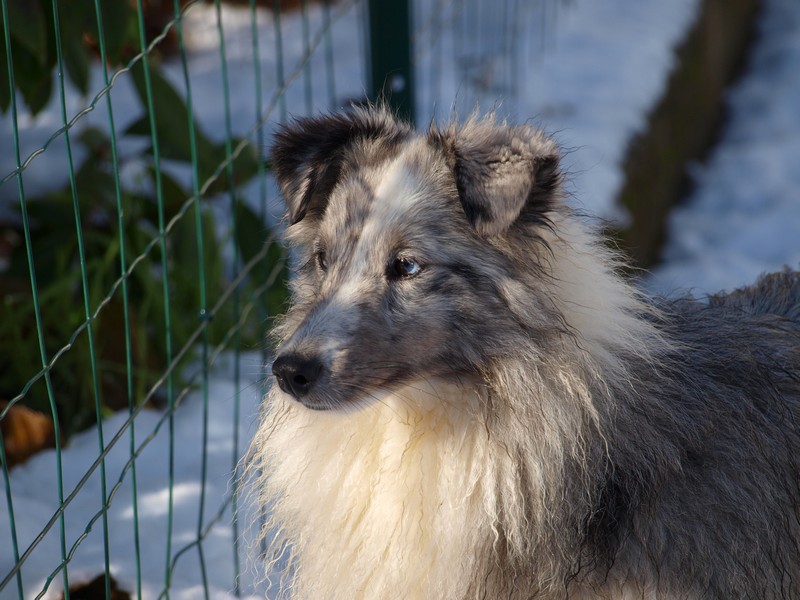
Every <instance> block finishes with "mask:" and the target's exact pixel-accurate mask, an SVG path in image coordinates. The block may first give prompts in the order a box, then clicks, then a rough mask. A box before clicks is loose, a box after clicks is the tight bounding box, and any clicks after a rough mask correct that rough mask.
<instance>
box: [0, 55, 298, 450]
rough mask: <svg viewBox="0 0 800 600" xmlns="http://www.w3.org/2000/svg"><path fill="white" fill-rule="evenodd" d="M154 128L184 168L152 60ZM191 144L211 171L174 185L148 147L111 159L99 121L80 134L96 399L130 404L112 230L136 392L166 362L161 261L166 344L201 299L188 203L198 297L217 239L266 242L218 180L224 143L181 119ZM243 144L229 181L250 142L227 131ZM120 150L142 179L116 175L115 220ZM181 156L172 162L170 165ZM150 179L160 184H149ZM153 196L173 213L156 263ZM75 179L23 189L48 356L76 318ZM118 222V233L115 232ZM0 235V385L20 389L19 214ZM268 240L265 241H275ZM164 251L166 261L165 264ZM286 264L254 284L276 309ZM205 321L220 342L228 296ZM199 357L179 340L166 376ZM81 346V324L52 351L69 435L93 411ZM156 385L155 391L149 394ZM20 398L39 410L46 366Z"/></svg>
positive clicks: (244, 290) (28, 305)
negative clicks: (223, 216) (198, 193)
mask: <svg viewBox="0 0 800 600" xmlns="http://www.w3.org/2000/svg"><path fill="white" fill-rule="evenodd" d="M150 76H151V85H152V89H153V98H154V106H153V112H154V114H155V122H156V123H157V129H156V136H157V139H158V141H159V148H160V150H161V156H162V158H169V159H171V162H172V164H173V165H178V168H183V170H184V171H189V170H190V169H189V167H190V166H191V164H192V161H191V157H192V151H191V150H192V149H191V145H190V141H189V140H190V137H189V127H190V121H189V116H188V110H187V107H186V104H185V103H184V101H183V99H182V98H181V97H180V96H179V95H178V94H177V92H176V91H175V90H174V89H173V88H172V87H171V86H170V85H169V83H168V82H167V81H166V80H165V79H164V78H163V77H162V76H161V75H160V74H159V73H158V71H157V70H153V69H151V72H150ZM133 78H134V82H135V83H136V89H137V92H138V93H139V95H140V97H141V100H142V102H143V103H144V101H145V95H146V90H145V85H144V77H143V71H142V68H141V66H139V67H137V68H134V70H133ZM191 126H192V128H193V129H194V138H195V146H196V171H197V176H198V181H199V184H200V185H202V184H203V182H205V181H206V180H208V179H211V180H212V183H211V184H210V185H209V186H208V188H207V190H206V192H205V194H204V195H203V196H202V197H201V198H199V199H197V205H195V204H194V200H189V199H190V198H191V197H192V192H191V191H190V190H187V189H185V188H184V187H183V185H182V184H181V183H179V182H178V180H177V178H175V177H173V176H172V175H170V173H169V172H168V171H166V170H164V169H160V178H159V179H158V180H157V178H156V169H157V168H159V167H160V166H161V165H156V164H155V163H154V162H153V158H152V149H150V148H147V149H145V150H142V151H141V152H140V153H136V154H134V155H132V156H128V157H126V158H121V159H119V161H118V162H117V163H116V164H115V163H114V162H113V161H112V156H111V145H110V140H109V138H108V136H107V134H106V133H105V132H103V131H100V130H98V129H92V128H89V129H85V130H84V131H83V132H82V133H81V134H80V136H79V137H78V140H77V141H78V142H79V143H80V144H82V145H83V146H84V147H85V148H86V149H87V150H88V156H87V158H86V160H85V161H84V162H83V163H82V164H81V166H80V167H79V168H78V170H77V171H76V172H75V187H76V190H77V194H78V198H79V203H80V207H81V223H80V227H81V229H82V231H83V239H84V247H85V255H86V270H87V276H88V281H89V295H90V298H89V304H90V308H91V311H92V313H93V314H94V312H95V311H96V310H97V308H98V307H99V306H100V305H101V303H104V302H105V305H104V306H103V308H102V310H100V312H99V313H98V316H97V319H96V320H95V321H94V322H93V329H94V341H95V346H96V359H97V366H98V370H99V373H100V377H99V379H100V394H101V399H102V403H103V406H104V408H105V409H106V410H117V409H120V408H123V407H127V406H128V394H127V380H126V377H127V364H126V357H125V327H126V322H125V319H124V316H123V300H122V293H121V289H120V288H119V287H117V289H116V291H115V292H114V293H113V294H110V297H108V298H107V296H109V293H110V291H111V290H112V288H113V287H114V286H115V284H117V283H118V281H119V278H120V277H121V276H122V273H121V271H120V239H122V240H123V241H124V244H125V247H126V253H127V256H128V257H129V259H128V260H129V262H130V261H131V260H132V258H131V257H140V259H139V262H138V263H137V264H136V266H135V268H133V269H132V270H131V271H130V275H129V277H128V279H127V284H128V296H129V301H130V311H129V315H128V324H127V326H128V327H129V331H130V336H131V344H132V354H133V357H132V358H133V365H132V367H133V382H134V390H135V393H134V395H135V401H136V402H141V400H142V398H143V397H144V395H145V394H146V392H147V391H148V390H149V389H150V388H151V387H152V386H153V384H154V383H155V382H156V381H157V380H158V378H159V377H161V375H163V373H164V372H165V370H166V369H167V368H169V367H171V366H172V365H170V364H169V354H168V351H167V347H166V334H165V331H166V322H167V314H166V310H167V308H166V307H165V303H164V296H163V286H164V281H165V275H166V276H168V280H169V310H170V312H171V315H172V319H171V341H172V348H173V349H180V348H181V347H182V346H183V345H184V344H185V343H186V342H187V341H188V340H189V339H190V337H191V336H192V334H193V333H194V332H195V331H196V330H197V328H198V327H199V326H200V323H201V316H200V315H198V310H199V308H200V306H201V290H200V285H201V284H200V281H199V279H198V272H199V271H200V269H201V258H200V257H199V253H198V244H197V241H198V240H197V224H196V222H195V214H194V210H195V209H196V208H199V210H200V217H199V219H200V223H201V227H202V241H203V247H204V251H203V258H202V268H203V270H204V272H205V286H206V290H205V292H206V296H207V298H208V301H207V302H208V304H209V305H213V304H214V302H215V301H216V299H217V298H219V297H220V296H222V295H223V294H224V293H225V291H226V290H228V289H229V287H230V286H231V285H232V278H233V265H232V264H230V259H228V261H227V262H226V260H225V259H224V258H223V257H224V252H223V246H225V245H226V244H234V245H235V247H236V249H237V251H238V254H239V256H240V257H241V261H240V262H241V263H242V264H244V263H246V262H248V261H250V260H251V259H254V257H256V256H257V255H259V253H261V251H262V249H263V248H264V243H265V240H266V239H267V237H268V233H269V231H268V229H267V227H266V225H265V224H264V222H263V220H262V219H261V218H259V216H258V215H256V214H255V213H254V212H253V210H252V209H250V208H249V207H248V206H247V205H246V204H245V203H244V202H243V201H242V200H241V198H239V197H234V198H233V199H231V198H230V197H229V196H228V195H227V194H224V193H223V192H225V191H227V190H229V185H228V184H229V182H228V181H227V177H226V171H225V169H224V168H223V169H222V171H220V169H221V168H222V165H224V164H225V161H226V156H227V155H226V147H225V144H224V143H220V144H215V143H214V142H212V141H211V140H210V139H209V138H208V137H207V136H206V135H205V134H204V133H203V132H202V130H201V129H200V128H199V126H198V125H197V124H196V123H192V125H191ZM126 135H129V136H145V137H146V139H150V136H151V132H150V121H149V119H148V118H143V119H142V120H140V121H138V122H135V123H134V124H133V125H131V126H130V127H129V128H128V130H127V132H126ZM240 145H241V146H242V151H241V152H240V154H239V155H238V156H237V157H236V158H235V159H234V160H233V161H232V172H233V174H234V177H235V181H234V182H233V189H237V187H238V185H240V184H241V183H244V182H246V181H248V180H249V179H251V178H253V177H254V176H256V174H257V173H258V156H257V153H256V151H255V149H254V148H253V146H252V144H250V143H249V142H244V141H243V140H239V139H234V140H232V146H233V147H236V146H240ZM127 162H133V163H134V164H139V165H144V166H143V167H142V168H141V181H140V182H139V183H140V184H139V185H128V186H123V187H122V189H121V190H120V201H121V205H122V209H123V214H124V215H125V219H124V225H123V231H122V232H120V231H119V225H118V218H117V195H116V187H115V175H114V174H115V170H119V169H121V168H123V167H124V166H125V164H126V163H127ZM181 165H183V166H182V167H181ZM157 181H160V184H161V189H160V194H159V193H157V190H156V186H157ZM159 197H160V200H161V206H162V207H163V208H162V210H163V218H164V222H165V223H168V222H170V221H171V220H172V219H173V218H175V217H176V216H177V215H179V214H180V215H181V216H180V217H179V218H178V219H177V220H176V221H175V223H174V224H173V226H172V228H171V230H170V231H169V232H168V234H167V235H166V237H165V242H166V248H167V255H166V261H165V263H162V256H161V253H160V251H159V248H158V246H157V245H156V246H153V240H154V239H155V238H156V237H157V236H158V235H159V210H160V209H159ZM72 202H73V200H72V191H71V187H70V185H69V184H67V185H65V186H64V187H63V188H62V189H59V190H57V191H55V192H52V193H48V194H46V195H44V196H42V197H35V198H27V207H28V214H29V219H30V236H31V242H32V244H31V245H32V248H33V251H34V261H35V267H36V273H35V275H36V280H37V284H38V288H39V290H40V312H41V316H42V329H43V334H44V339H45V341H46V344H47V348H46V350H47V355H48V357H52V356H53V355H54V354H55V353H56V352H57V351H58V350H59V349H60V348H61V347H62V346H63V345H64V344H66V343H67V341H68V340H69V339H70V337H71V336H72V335H73V333H74V332H75V331H76V330H77V329H78V328H79V327H80V326H81V324H82V323H84V321H85V314H84V309H83V298H82V293H83V292H82V287H81V280H80V270H79V263H78V259H79V253H78V241H77V236H76V232H75V224H74V216H73V205H72ZM221 212H228V213H229V216H230V217H231V218H232V217H233V216H235V217H236V220H237V223H238V226H237V228H236V231H235V239H232V238H231V237H230V236H233V235H234V233H233V231H232V230H230V231H229V230H227V229H225V228H220V227H218V219H216V218H215V214H219V213H221ZM120 233H121V235H120ZM0 237H2V238H4V239H10V240H16V243H15V244H14V245H13V250H12V252H11V253H10V255H9V257H8V261H9V262H8V267H7V269H6V270H5V271H4V272H2V273H0V307H1V308H0V365H2V368H0V397H5V398H7V399H8V398H13V397H14V396H15V395H16V394H18V393H19V392H20V390H22V389H23V386H24V385H25V384H26V382H27V381H28V379H29V378H30V377H31V375H32V371H34V370H35V369H34V368H33V367H34V366H36V365H40V364H41V362H40V359H39V351H38V342H37V336H36V325H35V319H34V313H33V310H34V307H33V303H32V299H31V292H30V284H29V275H28V262H27V255H26V252H25V247H24V244H23V243H22V239H23V231H22V228H21V220H17V219H12V220H10V221H8V222H6V223H0ZM148 246H150V247H151V248H150V250H148ZM273 246H274V245H273ZM279 254H280V249H279V248H278V247H277V246H274V247H273V248H270V250H269V252H268V253H267V254H266V256H265V257H264V258H263V260H265V261H266V262H267V263H268V264H269V265H274V264H275V262H277V261H278V260H279V258H280V257H279ZM163 264H166V273H165V272H164V267H163ZM262 273H263V270H259V269H254V270H253V271H252V274H251V275H252V276H251V277H249V278H246V279H245V280H244V281H243V282H242V283H240V284H239V285H240V287H241V291H240V293H241V295H242V297H244V298H253V297H255V292H254V290H255V288H257V287H258V284H260V283H261V282H260V281H259V282H255V281H254V280H255V279H256V275H258V276H260V275H261V274H262ZM285 280H286V273H285V267H284V272H283V273H282V277H280V278H279V279H278V280H277V281H276V283H275V285H274V286H273V287H272V288H271V289H270V290H268V292H267V293H266V294H265V295H263V298H262V300H261V301H262V302H263V303H264V308H265V311H266V312H267V313H268V314H275V313H277V312H279V311H280V310H281V309H282V306H283V303H284V301H285V298H286V289H285ZM213 317H214V318H213V319H212V320H211V321H210V322H209V323H207V325H206V326H207V336H208V341H209V343H210V344H212V345H216V344H220V343H221V342H222V341H223V339H224V338H225V336H226V334H228V332H229V331H231V328H233V327H238V325H237V324H236V320H237V319H238V318H239V315H237V314H235V311H234V310H233V308H232V307H231V306H229V305H225V306H223V308H222V310H220V311H219V313H218V314H215V315H213ZM263 325H264V324H263V321H259V320H257V319H253V320H252V322H250V323H248V324H245V325H244V326H242V327H241V331H240V334H239V335H240V343H241V344H242V346H244V347H251V348H258V347H260V345H261V344H262V343H263V342H262V335H263ZM194 358H196V356H194V355H193V354H192V353H189V354H188V355H187V356H186V357H185V359H184V361H183V362H182V363H180V364H178V365H176V366H175V373H176V375H175V376H176V377H177V378H178V382H179V383H180V382H181V372H182V369H183V367H184V366H185V365H186V364H187V361H188V360H192V359H194ZM90 361H91V356H90V352H89V348H88V337H87V330H86V329H83V331H81V332H80V333H79V334H78V335H77V337H76V338H75V340H74V342H73V345H72V348H71V349H70V350H69V351H67V352H65V353H64V354H63V355H61V356H60V357H59V360H58V361H57V362H56V364H55V366H54V368H53V370H52V371H51V379H52V382H53V388H54V390H55V401H56V405H57V407H58V411H59V420H60V421H61V423H62V426H63V428H64V432H65V433H66V434H67V435H69V434H70V433H72V432H75V431H78V430H81V429H83V428H85V427H87V426H89V425H90V424H92V423H93V422H94V420H95V414H94V393H95V392H94V390H93V384H92V377H91V363H90ZM160 398H162V399H163V394H162V395H161V396H160V397H159V395H157V396H156V397H155V400H156V401H158V400H159V399H160ZM23 402H24V403H25V404H27V405H29V406H31V407H33V408H36V409H38V410H42V411H44V412H49V400H48V394H47V390H46V387H45V385H44V380H43V379H40V380H39V381H37V382H36V383H34V384H33V385H32V386H31V388H30V389H29V390H28V392H27V394H26V395H25V397H24V399H23Z"/></svg>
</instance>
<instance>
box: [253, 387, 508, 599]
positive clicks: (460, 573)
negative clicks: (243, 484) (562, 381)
mask: <svg viewBox="0 0 800 600" xmlns="http://www.w3.org/2000/svg"><path fill="white" fill-rule="evenodd" d="M271 400H272V402H273V403H274V405H273V407H272V409H271V410H272V414H271V416H270V418H271V420H272V421H273V423H272V424H273V425H274V427H273V428H271V429H272V430H271V431H270V433H269V435H265V436H264V437H263V438H262V439H260V440H258V443H259V447H258V455H259V456H261V457H264V458H265V461H266V463H267V464H266V465H265V468H266V469H267V470H268V471H269V473H270V474H269V477H268V478H267V479H266V489H265V490H264V493H265V498H269V499H270V500H271V502H270V505H271V506H272V511H273V518H272V524H273V525H276V526H278V527H280V528H281V529H283V530H285V531H289V532H291V540H292V544H293V548H292V550H291V552H292V554H293V556H294V558H296V559H297V561H296V562H294V564H293V567H294V569H296V573H295V578H294V581H293V582H292V584H291V585H292V587H293V590H292V595H293V596H296V597H299V598H306V599H311V598H314V599H318V598H319V599H323V598H331V599H333V598H352V599H354V600H356V599H364V600H366V599H373V598H374V599H387V598H399V597H403V598H409V599H413V598H420V599H423V598H453V597H463V596H464V595H466V593H467V588H468V586H469V583H470V580H471V579H472V577H473V576H474V574H475V572H476V569H480V570H482V569H483V568H484V566H483V565H478V564H476V562H477V560H478V559H479V555H485V554H486V552H485V551H481V552H475V550H476V549H477V548H478V547H480V546H481V545H483V544H485V543H486V541H487V539H486V532H485V531H483V529H484V525H483V523H484V522H485V520H482V521H481V522H476V518H475V517H476V515H481V514H485V507H486V506H487V503H488V504H489V505H490V504H491V503H493V502H494V490H493V489H492V488H493V486H494V482H496V480H497V478H498V477H499V476H501V474H499V473H493V472H492V471H493V466H492V465H493V464H494V463H495V460H494V459H493V457H492V456H491V454H492V452H493V451H494V450H493V449H492V448H491V446H490V445H489V444H487V443H486V442H487V431H486V429H485V427H483V426H481V424H480V420H479V417H478V415H479V414H480V413H481V410H480V406H481V403H483V402H485V398H484V397H482V394H481V392H480V391H479V388H477V387H471V388H470V387H466V388H465V387H461V386H457V385H453V384H444V383H441V382H435V383H427V382H420V383H417V384H414V385H410V386H407V387H405V388H402V389H400V390H398V391H395V392H393V393H389V394H386V395H385V396H384V397H383V398H381V399H380V400H379V401H373V402H372V404H371V405H370V406H368V407H362V408H361V409H360V410H359V411H357V412H355V413H344V412H328V413H319V412H314V411H309V410H308V409H305V408H303V407H302V406H300V405H298V404H294V403H292V401H291V400H287V399H285V398H284V397H280V392H279V391H278V390H274V391H273V394H272V398H271ZM261 431H262V432H263V431H266V428H262V429H261ZM276 498H277V500H276ZM265 501H266V500H265ZM268 535H269V534H268ZM272 535H274V532H272Z"/></svg>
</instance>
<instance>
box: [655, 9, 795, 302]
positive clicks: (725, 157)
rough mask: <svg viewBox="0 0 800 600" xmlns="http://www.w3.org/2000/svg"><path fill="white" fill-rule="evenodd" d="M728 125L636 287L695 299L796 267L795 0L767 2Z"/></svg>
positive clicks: (733, 96)
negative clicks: (657, 262) (659, 255)
mask: <svg viewBox="0 0 800 600" xmlns="http://www.w3.org/2000/svg"><path fill="white" fill-rule="evenodd" d="M727 108H728V111H729V114H728V117H729V121H728V123H727V126H726V128H725V131H724V133H723V136H722V139H721V141H720V144H719V145H718V147H717V148H716V149H715V150H714V152H713V154H712V156H711V157H710V160H709V161H708V163H707V164H705V165H697V166H696V168H695V169H694V173H693V175H694V186H695V191H694V193H693V194H691V197H690V198H688V199H687V201H686V202H685V203H684V204H683V205H682V206H680V207H678V208H677V209H675V210H674V211H673V213H672V215H671V217H670V221H669V232H670V233H669V241H668V243H667V245H666V247H665V249H664V252H663V260H664V263H663V264H662V265H661V266H659V267H657V268H656V269H654V270H653V273H652V275H651V276H650V277H649V278H647V279H646V280H645V285H646V286H647V287H648V288H649V289H651V290H654V291H657V292H661V293H666V294H677V293H680V292H681V291H686V290H689V291H692V292H693V293H694V294H695V295H697V296H703V295H705V294H709V293H714V292H717V291H719V290H722V289H727V290H731V289H735V288H737V287H740V286H743V285H746V284H748V283H750V282H752V281H754V280H755V278H756V277H757V276H758V275H760V274H761V273H765V272H771V271H777V270H779V269H781V268H782V267H783V266H784V265H788V266H790V267H792V268H795V269H797V268H798V267H800V3H798V2H797V1H796V0H767V2H766V3H765V13H764V16H763V18H762V19H761V21H760V23H759V26H758V44H757V46H756V48H755V51H754V52H753V54H752V56H751V57H750V60H749V64H748V66H747V70H746V73H745V75H744V76H743V78H742V80H741V81H740V82H739V83H738V85H736V86H735V87H734V88H733V89H732V90H731V92H730V94H729V97H728V107H727Z"/></svg>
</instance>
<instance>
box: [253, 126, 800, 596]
mask: <svg viewBox="0 0 800 600" xmlns="http://www.w3.org/2000/svg"><path fill="white" fill-rule="evenodd" d="M273 158H274V167H275V172H276V177H277V179H278V182H279V184H280V186H281V189H282V191H283V194H284V197H285V200H286V203H287V216H288V220H289V222H290V226H289V227H288V228H287V237H288V239H289V241H290V242H291V244H292V245H293V247H294V248H295V249H296V251H297V256H298V257H299V268H298V273H297V277H296V278H295V281H294V283H293V286H294V287H293V292H294V299H293V304H292V306H291V308H290V309H289V311H288V314H287V315H286V317H285V319H284V320H283V321H282V322H281V323H280V324H279V325H278V327H277V328H276V331H275V335H276V338H277V340H278V350H277V356H278V357H281V356H289V355H292V356H295V357H297V356H301V357H306V358H307V357H309V356H313V357H314V358H315V359H318V360H319V361H320V364H322V365H323V367H322V371H321V375H320V376H319V380H317V381H316V382H315V383H314V387H313V389H312V390H311V391H310V392H307V393H306V392H304V393H302V394H296V396H297V397H292V396H293V394H290V393H286V392H284V391H283V390H282V389H281V388H280V387H279V386H278V385H274V386H273V387H272V390H271V391H270V393H269V396H268V398H267V400H266V402H265V408H264V414H263V417H262V421H261V424H260V427H259V430H258V433H257V435H256V438H255V440H254V442H253V446H252V448H251V453H250V469H251V473H253V474H258V475H256V477H257V481H256V487H257V489H258V490H259V494H260V502H261V503H262V505H263V506H265V507H266V508H267V509H268V510H269V514H270V517H269V519H268V523H267V525H266V527H265V528H264V531H263V535H264V536H265V539H266V541H267V543H268V546H269V549H270V555H269V556H267V557H265V560H267V561H268V563H270V564H271V565H272V566H273V567H274V564H273V563H274V562H275V561H277V563H278V564H279V567H280V568H277V567H276V568H273V574H274V573H276V572H278V573H280V580H279V581H276V583H275V588H274V589H273V592H274V591H275V590H279V591H280V592H281V593H283V594H285V595H286V596H291V597H294V598H301V599H309V600H312V599H313V600H319V599H347V600H350V599H365V600H366V599H381V600H383V599H395V598H397V599H401V598H402V599H412V598H419V599H434V598H435V599H454V600H455V599H462V598H486V599H496V598H508V599H512V600H516V599H529V598H537V599H539V598H541V599H550V598H558V599H563V598H569V599H588V598H614V599H626V600H627V599H630V600H633V599H640V598H641V599H670V600H672V599H677V598H686V599H699V598H714V599H725V600H730V599H735V598H742V599H745V598H747V599H763V600H769V599H774V598H800V509H799V508H798V505H799V504H800V465H799V464H798V463H799V462H800V458H798V457H799V456H800V429H798V420H799V419H800V377H799V376H798V373H799V372H800V371H799V370H798V369H800V275H798V273H796V272H790V271H788V270H787V271H785V272H783V273H777V274H774V275H770V276H766V277H763V278H762V279H761V280H760V281H759V282H757V283H756V284H755V285H754V286H752V287H749V288H746V289H742V290H738V291H736V292H734V293H732V294H730V295H720V296H715V297H712V298H710V299H709V300H708V301H707V302H699V301H695V300H693V299H690V298H686V299H682V300H678V301H666V300H652V299H646V298H643V297H641V296H640V294H639V293H638V292H637V291H636V290H634V289H633V288H632V287H631V286H630V285H629V284H628V283H626V282H625V281H624V280H623V279H621V278H620V277H619V276H618V275H617V274H616V272H615V270H616V267H617V264H616V262H617V261H616V258H615V256H614V255H613V254H612V253H611V252H610V251H609V250H608V248H607V247H606V246H605V245H604V244H603V243H602V242H601V241H600V239H599V238H598V237H597V236H596V235H595V234H594V233H593V232H591V231H588V230H587V228H586V227H585V225H584V224H583V222H582V221H580V220H578V219H576V218H575V217H574V216H573V215H572V214H570V212H569V211H568V210H567V209H566V208H565V207H564V205H563V203H562V202H561V197H560V192H559V189H560V175H559V171H558V150H557V148H556V147H555V145H554V144H553V143H552V142H551V141H549V140H548V139H546V138H545V137H543V136H542V134H541V133H539V132H537V131H535V130H533V129H531V128H528V127H512V126H509V125H507V124H505V123H497V122H495V121H494V120H493V119H492V118H491V117H490V118H486V119H471V120H469V121H468V122H466V123H464V124H463V125H455V124H454V125H452V126H450V127H449V128H445V129H442V130H439V129H435V128H432V129H431V130H430V131H428V132H426V133H423V134H418V133H415V132H413V131H412V130H410V129H409V128H408V127H407V126H406V125H404V124H402V123H400V122H398V121H396V120H395V119H394V118H393V117H392V116H391V115H389V114H388V113H386V112H384V111H382V110H359V111H355V112H353V113H350V114H346V115H334V116H327V117H320V118H317V119H310V120H303V121H299V122H296V123H294V124H292V125H289V126H287V127H286V128H285V129H284V130H283V131H282V132H280V133H279V134H278V137H277V141H276V146H275V148H274V153H273ZM398 258H403V259H405V260H407V261H413V262H414V263H415V264H417V265H419V266H420V270H419V272H418V273H417V274H415V275H414V276H409V277H405V276H397V275H396V273H395V272H394V271H393V270H392V269H394V268H395V267H394V266H393V265H396V261H397V259H398ZM404 264H405V263H404Z"/></svg>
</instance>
